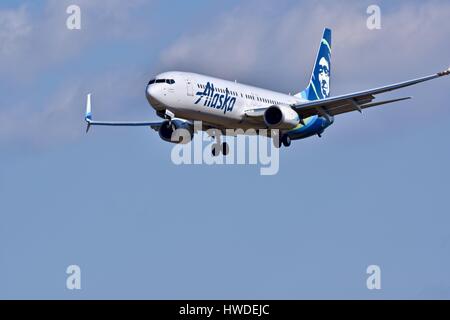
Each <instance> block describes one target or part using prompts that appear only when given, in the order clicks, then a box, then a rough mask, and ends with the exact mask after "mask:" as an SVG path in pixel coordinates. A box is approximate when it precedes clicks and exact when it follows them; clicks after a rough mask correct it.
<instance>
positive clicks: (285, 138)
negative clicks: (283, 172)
mask: <svg viewBox="0 0 450 320" xmlns="http://www.w3.org/2000/svg"><path fill="white" fill-rule="evenodd" d="M281 141H282V142H283V146H285V147H289V146H290V145H291V137H289V136H288V135H287V134H286V135H284V136H283V138H282V139H281Z"/></svg>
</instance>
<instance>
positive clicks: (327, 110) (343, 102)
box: [291, 68, 450, 119]
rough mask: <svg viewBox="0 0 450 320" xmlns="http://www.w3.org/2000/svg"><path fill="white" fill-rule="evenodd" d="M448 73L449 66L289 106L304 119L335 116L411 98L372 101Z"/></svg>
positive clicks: (449, 71) (449, 70)
mask: <svg viewBox="0 0 450 320" xmlns="http://www.w3.org/2000/svg"><path fill="white" fill-rule="evenodd" d="M449 74H450V68H449V69H447V70H445V71H443V72H439V73H436V74H433V75H430V76H427V77H422V78H418V79H414V80H409V81H405V82H401V83H397V84H393V85H389V86H384V87H381V88H376V89H371V90H366V91H360V92H356V93H351V94H346V95H341V96H337V97H331V98H326V99H322V100H317V101H311V102H306V103H302V104H298V105H293V106H291V107H292V108H293V109H294V110H295V111H296V112H297V113H298V114H299V116H300V118H302V119H304V118H307V117H310V116H314V115H321V116H325V117H330V116H335V115H338V114H341V113H346V112H352V111H359V112H361V111H362V110H363V109H365V108H370V107H375V106H380V105H384V104H388V103H393V102H397V101H403V100H406V99H411V97H406V98H400V99H393V100H385V101H380V102H373V100H374V99H375V96H376V95H378V94H381V93H385V92H389V91H394V90H397V89H401V88H405V87H409V86H412V85H415V84H418V83H421V82H425V81H429V80H433V79H436V78H440V77H443V76H448V75H449Z"/></svg>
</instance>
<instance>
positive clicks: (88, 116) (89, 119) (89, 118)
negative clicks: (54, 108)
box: [84, 94, 164, 132]
mask: <svg viewBox="0 0 450 320" xmlns="http://www.w3.org/2000/svg"><path fill="white" fill-rule="evenodd" d="M84 119H85V120H86V122H87V124H88V125H87V128H86V132H88V131H89V129H90V127H91V126H119V127H151V128H152V129H153V130H155V131H158V130H159V128H160V127H161V125H162V123H163V122H164V121H159V122H116V121H94V120H92V107H91V94H88V95H87V101H86V115H85V117H84Z"/></svg>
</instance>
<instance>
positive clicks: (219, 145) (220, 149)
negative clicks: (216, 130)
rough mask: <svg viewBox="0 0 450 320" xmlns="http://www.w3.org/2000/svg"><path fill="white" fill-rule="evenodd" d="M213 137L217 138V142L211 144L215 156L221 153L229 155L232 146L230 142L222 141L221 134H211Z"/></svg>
mask: <svg viewBox="0 0 450 320" xmlns="http://www.w3.org/2000/svg"><path fill="white" fill-rule="evenodd" d="M211 138H213V139H216V143H215V144H213V145H212V146H211V154H212V155H213V157H217V156H219V155H220V154H221V153H222V154H223V155H224V156H227V155H228V153H229V152H230V147H229V146H228V143H226V142H221V140H220V134H217V135H214V136H211Z"/></svg>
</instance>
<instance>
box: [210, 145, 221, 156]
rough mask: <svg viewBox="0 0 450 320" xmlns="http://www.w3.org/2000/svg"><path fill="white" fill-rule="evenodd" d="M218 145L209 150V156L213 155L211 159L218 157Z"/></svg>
mask: <svg viewBox="0 0 450 320" xmlns="http://www.w3.org/2000/svg"><path fill="white" fill-rule="evenodd" d="M220 147H221V146H220V144H213V145H212V148H211V154H212V155H213V157H217V156H218V155H220V151H221V150H220V149H221V148H220Z"/></svg>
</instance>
